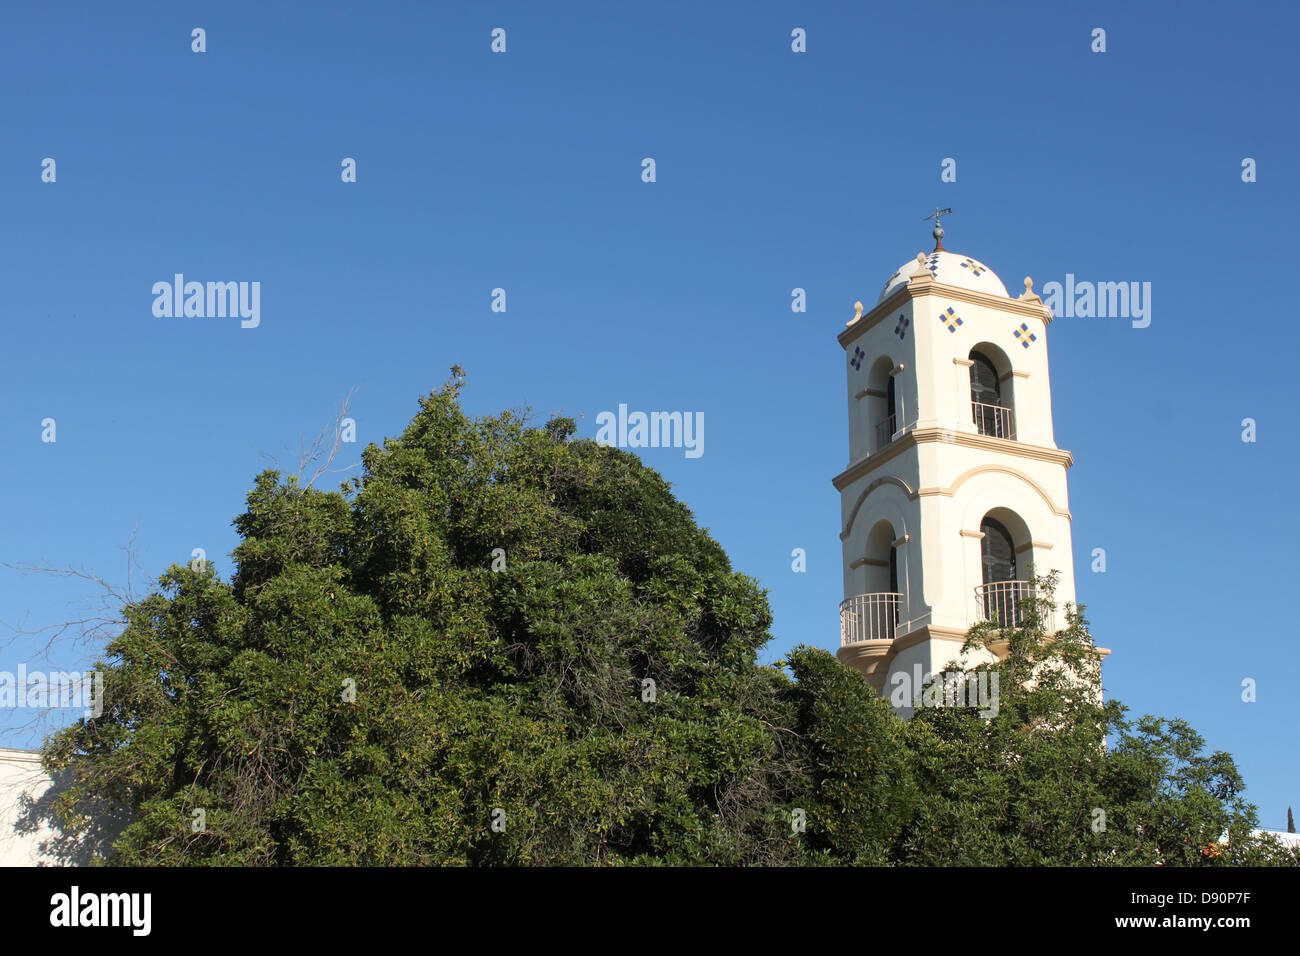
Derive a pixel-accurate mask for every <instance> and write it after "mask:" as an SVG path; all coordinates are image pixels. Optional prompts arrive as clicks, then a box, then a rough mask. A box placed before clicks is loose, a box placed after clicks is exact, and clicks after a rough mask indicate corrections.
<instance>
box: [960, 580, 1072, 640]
mask: <svg viewBox="0 0 1300 956" xmlns="http://www.w3.org/2000/svg"><path fill="white" fill-rule="evenodd" d="M1037 597H1038V589H1037V588H1036V587H1034V582H1033V581H995V582H993V583H992V584H981V585H980V586H979V587H977V588H976V589H975V600H976V603H977V604H978V605H979V610H980V614H981V615H982V616H983V618H984V620H986V621H994V622H996V623H998V624H1001V625H1002V626H1003V627H1019V626H1020V625H1021V624H1022V623H1023V622H1024V620H1025V619H1026V618H1027V617H1028V616H1029V613H1030V608H1031V606H1022V604H1021V602H1023V601H1032V600H1034V599H1035V598H1037ZM1042 623H1043V627H1044V629H1045V630H1048V631H1052V630H1055V627H1054V626H1053V625H1054V616H1053V613H1052V609H1051V608H1047V609H1046V614H1045V615H1044V619H1043V622H1042Z"/></svg>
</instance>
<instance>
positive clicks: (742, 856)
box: [45, 369, 1295, 865]
mask: <svg viewBox="0 0 1300 956" xmlns="http://www.w3.org/2000/svg"><path fill="white" fill-rule="evenodd" d="M463 383H464V374H463V373H462V372H461V371H460V370H459V369H453V375H452V378H451V380H450V381H448V382H447V383H446V384H445V385H444V386H443V387H442V388H441V389H439V390H437V391H434V392H432V393H431V394H429V395H428V396H426V397H425V398H424V399H422V400H421V402H420V408H419V411H418V412H417V414H416V415H415V417H414V419H413V420H412V421H411V423H410V425H409V426H408V427H407V428H406V429H405V431H404V432H403V433H402V435H401V436H400V437H397V438H394V439H390V440H387V441H385V442H384V444H383V445H382V446H379V445H370V446H368V447H367V448H366V449H365V450H364V452H363V454H362V470H361V473H360V474H359V475H358V476H357V477H355V478H352V479H350V480H349V481H348V482H346V483H344V484H343V485H341V486H340V487H339V488H338V490H334V491H326V490H322V489H320V488H316V487H314V486H312V485H311V483H310V481H309V482H307V483H304V482H303V481H302V480H301V479H300V477H299V476H298V475H290V476H287V477H286V476H282V475H281V474H280V473H278V472H276V471H273V470H272V471H265V472H263V473H261V474H260V475H258V476H257V478H256V480H255V482H254V486H253V488H252V490H251V491H250V492H249V494H248V496H247V508H246V510H245V512H244V513H243V514H241V515H240V516H239V517H237V518H236V519H235V527H236V529H237V530H238V532H239V535H240V539H241V540H240V544H239V545H238V547H237V548H236V549H235V552H234V557H235V560H236V570H235V572H234V574H233V576H232V577H231V579H230V580H229V581H224V580H221V579H219V578H218V577H217V576H216V575H215V573H213V572H212V571H211V570H210V569H204V570H195V569H193V568H191V567H189V566H180V565H178V566H173V567H171V568H170V569H168V571H167V572H166V573H165V574H164V575H162V577H161V578H160V579H159V585H158V588H157V589H156V590H155V591H154V592H153V593H150V594H148V595H146V596H144V597H142V598H139V599H132V600H129V601H127V602H126V603H125V606H124V608H123V621H124V626H123V627H122V629H121V632H120V633H119V634H117V636H116V637H114V638H113V640H112V641H111V642H110V643H109V644H108V646H107V648H106V651H105V654H106V660H105V661H104V662H102V663H101V665H100V668H101V669H102V670H103V671H104V674H105V681H104V683H105V695H104V696H105V698H106V709H105V711H104V714H103V716H102V717H100V718H98V719H93V720H90V719H88V720H83V721H81V722H79V723H78V724H76V725H74V726H71V727H69V728H67V729H65V730H63V731H61V732H59V733H58V734H57V735H55V736H54V737H53V738H51V740H50V741H49V743H48V744H47V747H46V750H45V765H46V768H47V770H49V771H50V772H51V773H53V774H55V775H56V776H57V777H58V779H59V780H60V781H61V783H62V784H63V785H64V789H62V791H61V792H60V793H59V796H58V797H57V799H56V801H55V803H54V807H53V812H54V813H55V814H56V816H57V817H58V819H59V820H60V821H61V823H62V825H63V826H64V827H65V828H66V829H68V830H70V831H76V830H77V829H78V828H79V827H84V826H86V825H87V824H88V823H89V822H90V821H89V820H88V818H87V816H86V811H87V810H93V811H94V813H95V814H96V817H98V816H99V815H101V814H103V813H105V812H107V810H109V809H111V810H112V811H114V812H118V813H120V814H121V816H122V819H124V820H126V821H128V822H127V823H126V825H125V829H123V830H122V831H121V833H120V835H116V834H115V835H114V837H113V838H112V840H111V847H112V848H111V850H109V851H106V852H105V855H106V856H108V857H110V858H111V860H112V862H114V863H118V864H122V865H133V864H136V865H138V864H248V865H296V864H316V865H341V864H372V865H419V864H469V865H493V864H496V865H526V864H688V865H698V864H722V865H729V864H765V865H792V864H808V863H813V864H821V863H827V864H887V863H902V864H923V865H924V864H952V863H976V864H990V863H993V864H1049V863H1050V864H1061V865H1067V864H1087V865H1096V864H1124V863H1151V862H1176V863H1206V864H1214V865H1218V864H1222V863H1229V862H1270V861H1272V862H1277V861H1280V862H1287V861H1290V862H1294V861H1295V854H1294V853H1292V854H1291V856H1290V857H1288V856H1286V853H1285V852H1283V851H1282V850H1281V849H1280V848H1278V847H1276V846H1270V845H1265V844H1264V843H1261V842H1260V841H1255V840H1252V839H1251V838H1249V836H1248V834H1249V828H1250V827H1251V826H1253V808H1252V807H1249V806H1248V805H1246V804H1244V803H1243V802H1242V800H1241V798H1240V793H1241V789H1242V784H1241V780H1240V778H1239V777H1238V775H1237V773H1236V769H1235V767H1234V766H1233V765H1232V761H1231V758H1229V757H1228V756H1227V755H1226V754H1219V753H1215V754H1210V755H1208V756H1206V755H1204V754H1203V753H1202V750H1203V742H1202V741H1201V739H1200V738H1199V737H1197V736H1196V735H1195V733H1194V732H1193V731H1192V730H1191V728H1189V727H1187V726H1186V725H1185V724H1183V723H1182V722H1181V721H1162V720H1156V719H1155V718H1143V719H1142V720H1141V721H1138V722H1136V723H1129V722H1128V721H1127V719H1126V718H1125V717H1124V710H1123V708H1122V707H1121V706H1119V705H1118V704H1115V703H1107V704H1104V705H1103V704H1101V703H1100V696H1099V692H1100V685H1099V684H1097V683H1096V680H1097V677H1096V672H1097V668H1096V655H1095V653H1094V650H1093V648H1092V643H1091V638H1090V637H1089V636H1088V634H1087V630H1086V624H1085V622H1084V621H1083V618H1082V616H1081V614H1080V613H1074V612H1072V613H1071V615H1070V624H1069V627H1068V628H1067V629H1066V630H1065V631H1063V632H1060V633H1058V634H1055V635H1050V636H1049V635H1048V634H1047V633H1046V632H1045V630H1044V628H1043V627H1042V625H1041V621H1040V616H1039V615H1038V614H1037V613H1036V611H1035V609H1034V607H1033V606H1031V607H1029V608H1028V609H1027V610H1028V613H1027V614H1026V615H1025V616H1024V620H1023V621H1022V622H1021V623H1020V625H1019V626H1017V627H1015V628H1012V629H1009V630H999V629H997V628H994V627H992V626H991V625H981V626H978V627H976V628H974V629H972V632H971V635H970V638H969V641H968V645H969V647H970V649H972V650H973V649H975V648H976V647H977V646H986V645H989V644H992V643H993V642H1001V641H1005V642H1006V647H1007V648H1008V649H1009V651H1008V654H1007V657H1006V660H1005V661H1003V662H1002V663H1001V664H1000V665H997V667H996V669H997V670H998V671H999V672H1000V676H1001V684H1000V689H1001V699H1000V706H999V709H998V712H997V714H996V715H994V716H992V717H989V716H987V715H985V714H981V713H980V711H979V710H978V708H965V707H956V706H949V707H933V706H926V707H922V708H921V710H920V711H918V713H917V715H916V716H915V717H914V718H913V719H912V720H911V721H910V722H908V721H903V720H901V719H900V718H899V716H898V715H897V714H896V713H895V712H894V711H893V710H892V709H891V707H890V705H889V703H888V702H887V700H885V699H884V698H882V697H880V696H878V695H877V694H876V693H875V692H874V691H872V690H871V688H870V687H869V685H868V684H867V683H866V682H865V681H864V680H863V679H862V678H861V677H860V676H859V675H858V674H857V673H856V672H854V671H851V670H849V669H847V668H845V667H843V666H841V665H840V664H839V663H838V662H837V661H836V660H835V659H834V658H833V657H832V656H831V655H830V654H828V653H827V652H826V651H824V650H821V649H814V648H807V647H800V648H796V649H795V650H794V651H793V652H792V653H791V654H790V655H789V657H788V658H787V659H786V660H785V661H784V662H783V664H782V665H781V666H777V667H767V666H760V665H759V664H758V663H757V656H758V652H759V650H760V648H762V646H763V645H764V644H765V643H766V642H767V641H768V640H769V633H768V628H769V626H770V624H771V613H770V611H769V608H768V604H767V599H766V596H765V594H764V592H763V591H762V590H761V589H760V588H759V587H758V585H757V583H756V582H754V581H753V580H752V579H750V578H748V577H746V576H744V575H743V574H738V573H736V572H735V571H733V570H732V568H731V565H730V563H729V561H728V559H727V557H726V555H725V554H724V553H723V551H722V549H721V547H719V545H718V544H717V542H715V541H714V540H713V539H712V538H711V537H710V536H709V535H708V533H707V531H706V530H703V529H701V528H700V527H699V526H698V525H697V524H696V522H695V520H694V518H693V516H692V515H691V513H690V511H689V510H688V509H687V508H686V507H685V506H684V505H683V504H682V503H681V502H679V501H677V500H676V499H675V498H674V497H673V495H672V494H671V491H670V489H669V486H668V485H667V484H666V483H665V482H664V481H663V479H662V478H660V477H659V475H657V474H656V473H655V472H653V471H651V470H650V469H647V468H645V467H644V466H643V465H642V464H641V462H640V460H639V459H638V458H636V457H635V456H633V455H630V454H627V453H626V452H622V451H619V450H617V449H613V448H607V447H601V446H599V445H597V444H595V443H594V442H592V441H589V440H581V439H575V438H574V437H573V435H574V431H575V428H574V423H573V421H572V420H571V419H564V418H556V419H552V420H551V421H550V422H548V423H547V424H546V425H545V426H544V427H542V428H529V427H527V425H526V423H525V421H524V420H523V418H522V417H521V416H520V415H517V414H515V413H509V412H507V413H504V414H502V415H499V416H491V417H485V418H478V419H470V418H468V417H466V415H465V414H464V413H463V411H462V410H461V408H460V404H459V394H460V391H461V389H462V387H463ZM328 465H329V463H328V462H327V463H326V466H325V471H324V472H322V471H321V470H320V469H317V472H316V475H317V476H319V475H320V474H322V473H328V472H329V471H331V470H333V469H330V468H329V467H328ZM300 471H301V469H300ZM1045 583H1046V584H1050V582H1045ZM998 646H1001V645H1000V644H999V645H998ZM985 669H986V670H989V669H991V668H988V667H987V666H986V668H985ZM977 670H978V668H977ZM1108 734H1109V735H1110V737H1111V745H1110V747H1109V748H1107V747H1105V746H1104V741H1105V739H1106V737H1107V735H1108ZM1097 809H1101V810H1103V811H1104V813H1105V826H1104V828H1103V829H1100V830H1097V829H1095V828H1094V823H1095V821H1096V819H1097V818H1096V815H1095V812H1094V811H1095V810H1097ZM1224 832H1227V833H1229V835H1230V838H1229V840H1228V842H1227V843H1226V844H1223V843H1220V842H1218V837H1219V835H1220V834H1222V833H1224ZM1207 848H1217V849H1215V850H1214V852H1212V853H1211V852H1208V850H1207ZM1287 852H1289V851H1287Z"/></svg>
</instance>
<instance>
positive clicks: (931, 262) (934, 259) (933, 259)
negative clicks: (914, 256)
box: [925, 252, 939, 279]
mask: <svg viewBox="0 0 1300 956" xmlns="http://www.w3.org/2000/svg"><path fill="white" fill-rule="evenodd" d="M925 265H926V268H927V269H929V270H930V275H932V276H934V277H935V278H936V279H937V278H939V253H937V252H932V253H930V254H929V255H928V256H926V257H925Z"/></svg>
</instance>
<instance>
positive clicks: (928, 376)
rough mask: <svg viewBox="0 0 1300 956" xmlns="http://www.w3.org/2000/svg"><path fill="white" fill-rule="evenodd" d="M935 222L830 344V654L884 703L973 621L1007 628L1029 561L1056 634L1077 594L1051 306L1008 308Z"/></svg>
mask: <svg viewBox="0 0 1300 956" xmlns="http://www.w3.org/2000/svg"><path fill="white" fill-rule="evenodd" d="M947 212H950V210H944V211H943V213H945V214H946V213H947ZM939 215H941V213H939V212H936V215H935V216H934V217H932V218H934V219H935V229H934V238H935V248H934V251H933V252H931V253H929V254H928V255H927V254H925V253H920V254H918V255H917V256H916V258H915V259H912V260H909V261H908V262H906V263H904V264H903V266H901V267H900V268H899V269H898V271H897V272H895V273H894V274H893V275H892V276H890V277H889V279H888V280H887V281H886V282H885V287H884V289H883V291H882V292H881V293H880V298H879V299H878V300H877V302H876V306H875V308H873V309H871V311H869V312H866V313H865V314H863V309H862V303H860V302H859V303H857V315H855V316H854V317H853V319H852V320H851V321H850V322H849V323H848V327H847V328H846V329H845V330H844V331H843V332H841V333H840V335H839V341H840V345H841V346H843V348H844V351H845V353H846V358H845V366H846V368H847V371H848V405H849V465H848V467H847V468H845V469H844V471H842V472H841V473H840V474H838V475H837V476H836V477H835V479H834V482H835V487H836V488H837V489H838V490H839V492H840V497H841V523H840V540H841V541H842V543H843V548H844V603H843V604H841V606H840V640H841V646H840V650H839V652H838V655H837V656H838V657H839V659H840V660H841V661H842V662H843V663H845V664H847V665H849V666H850V667H853V668H854V669H856V670H858V671H859V672H860V673H862V674H863V675H864V676H865V677H866V678H867V680H868V681H869V682H870V683H871V684H872V686H873V687H875V688H876V690H877V691H884V692H886V693H888V690H887V688H888V687H890V686H892V681H891V677H892V675H894V674H895V673H897V672H899V671H902V672H904V673H906V674H908V675H909V677H910V676H911V675H914V674H915V671H916V665H918V664H919V665H920V667H921V669H922V671H923V673H924V675H927V676H928V675H930V674H938V673H941V672H943V671H944V670H945V668H947V666H948V665H949V664H950V663H951V662H952V661H954V660H955V659H956V658H957V657H958V655H959V652H960V649H961V645H962V642H963V641H964V640H965V636H966V631H967V628H969V627H970V626H971V625H972V624H974V623H976V622H977V621H980V620H982V619H986V618H993V617H995V616H996V617H997V618H998V619H999V620H1001V621H1003V622H1004V623H1014V621H1015V619H1016V615H1018V614H1019V601H1020V599H1021V598H1023V597H1025V596H1027V594H1028V592H1029V591H1030V589H1031V587H1032V584H1031V573H1030V570H1029V569H1030V566H1031V565H1032V567H1033V573H1035V574H1045V573H1047V572H1048V571H1052V570H1054V571H1056V572H1057V573H1058V575H1059V578H1058V584H1057V590H1056V595H1055V605H1056V606H1055V610H1054V614H1053V617H1054V620H1055V623H1056V625H1057V626H1063V625H1064V617H1063V608H1064V605H1065V603H1066V602H1073V601H1074V600H1075V589H1074V561H1073V558H1072V550H1071V547H1072V546H1071V541H1070V505H1069V496H1068V494H1067V491H1066V477H1065V473H1066V469H1068V468H1069V467H1070V465H1072V464H1073V462H1074V459H1073V457H1072V456H1071V455H1070V453H1069V452H1068V451H1065V450H1063V449H1061V448H1058V447H1057V446H1056V441H1055V437H1054V435H1053V432H1052V390H1051V382H1050V380H1049V377H1048V368H1047V334H1046V333H1047V325H1048V323H1049V322H1051V321H1052V315H1051V312H1050V311H1049V310H1048V309H1047V308H1046V307H1045V306H1044V305H1043V302H1042V300H1041V299H1040V298H1039V297H1038V296H1037V295H1035V294H1034V292H1033V283H1032V282H1031V280H1029V279H1025V292H1024V294H1023V295H1021V296H1019V297H1018V298H1014V299H1013V298H1011V297H1010V296H1009V295H1008V294H1007V290H1006V287H1005V286H1004V285H1003V284H1002V281H1001V280H1000V279H999V278H998V277H997V275H996V274H995V273H994V272H993V270H991V269H990V268H989V267H988V266H986V265H984V264H983V263H982V262H979V261H977V260H975V259H972V258H970V257H968V256H964V255H958V254H956V253H952V252H948V251H947V250H945V249H944V247H943V235H944V233H943V229H942V227H941V226H940V224H939ZM1051 624H1052V622H1050V621H1049V628H1050V626H1051ZM999 650H1000V651H1002V653H1003V654H1005V648H1004V647H1002V648H999V647H998V646H997V645H995V646H994V651H995V652H997V651H999ZM985 660H988V658H987V657H986V658H985ZM919 689H920V688H917V690H918V691H919Z"/></svg>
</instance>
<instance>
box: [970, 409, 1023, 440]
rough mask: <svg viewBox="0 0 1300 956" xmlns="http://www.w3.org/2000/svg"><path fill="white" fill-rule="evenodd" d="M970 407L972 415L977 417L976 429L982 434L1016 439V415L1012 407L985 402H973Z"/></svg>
mask: <svg viewBox="0 0 1300 956" xmlns="http://www.w3.org/2000/svg"><path fill="white" fill-rule="evenodd" d="M970 408H971V417H972V418H974V419H975V430H976V431H978V432H979V433H980V434H981V435H992V436H993V437H994V438H1005V439H1007V440H1008V441H1015V440H1016V415H1015V412H1013V411H1012V410H1011V409H1009V408H1003V407H1002V406H1001V405H988V404H986V403H984V402H971V403H970Z"/></svg>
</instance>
